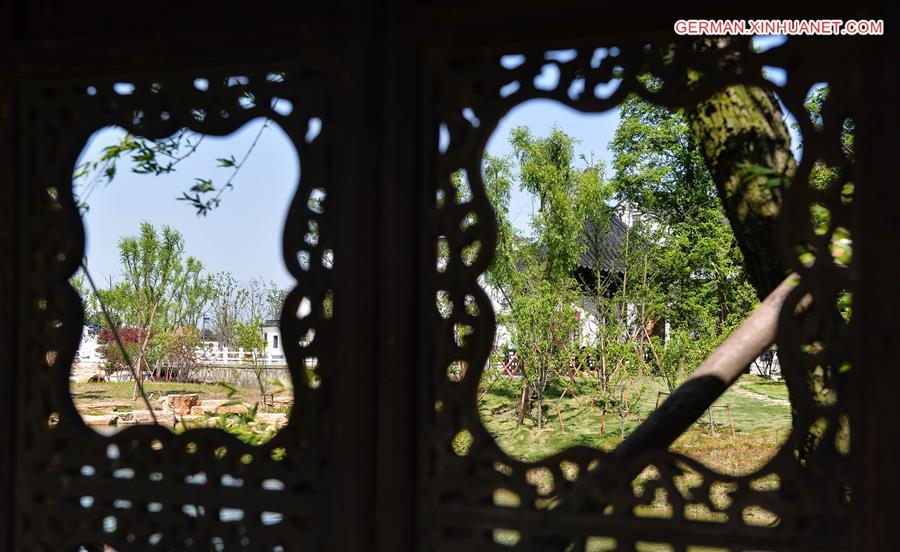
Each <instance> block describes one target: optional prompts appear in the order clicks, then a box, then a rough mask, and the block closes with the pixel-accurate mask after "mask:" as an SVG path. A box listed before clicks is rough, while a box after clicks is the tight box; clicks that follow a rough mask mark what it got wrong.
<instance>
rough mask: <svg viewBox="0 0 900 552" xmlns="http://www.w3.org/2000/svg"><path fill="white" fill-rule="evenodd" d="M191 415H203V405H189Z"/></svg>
mask: <svg viewBox="0 0 900 552" xmlns="http://www.w3.org/2000/svg"><path fill="white" fill-rule="evenodd" d="M191 416H203V407H202V406H192V407H191Z"/></svg>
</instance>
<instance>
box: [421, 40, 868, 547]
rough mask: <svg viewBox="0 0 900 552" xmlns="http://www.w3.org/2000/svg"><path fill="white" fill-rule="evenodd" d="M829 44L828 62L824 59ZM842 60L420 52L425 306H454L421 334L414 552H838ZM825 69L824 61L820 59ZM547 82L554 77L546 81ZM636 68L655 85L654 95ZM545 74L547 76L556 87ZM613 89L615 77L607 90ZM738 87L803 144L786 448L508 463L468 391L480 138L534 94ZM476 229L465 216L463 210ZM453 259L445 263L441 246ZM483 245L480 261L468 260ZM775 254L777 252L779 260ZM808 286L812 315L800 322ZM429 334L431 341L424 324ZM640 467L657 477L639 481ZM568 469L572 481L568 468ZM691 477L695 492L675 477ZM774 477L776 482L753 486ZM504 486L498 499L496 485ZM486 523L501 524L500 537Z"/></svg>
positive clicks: (833, 53)
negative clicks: (724, 465) (666, 511)
mask: <svg viewBox="0 0 900 552" xmlns="http://www.w3.org/2000/svg"><path fill="white" fill-rule="evenodd" d="M826 52H827V53H826ZM847 55H848V52H847V50H846V48H845V49H844V51H837V50H831V49H827V48H826V47H825V45H824V44H821V43H816V42H815V41H809V40H806V41H804V40H794V39H792V40H790V41H788V43H787V44H785V45H784V46H781V47H778V48H775V49H772V50H769V51H766V52H764V53H755V52H754V51H753V50H752V49H751V47H750V43H749V41H747V40H741V41H735V42H734V43H732V44H731V45H730V46H729V47H727V48H724V49H720V50H718V51H714V52H706V53H700V52H698V51H697V50H695V49H694V48H693V47H692V44H691V42H690V41H678V42H675V43H668V42H666V43H659V44H657V43H643V42H636V43H629V42H623V43H616V44H598V45H596V47H584V46H583V44H578V45H576V47H575V48H574V49H572V50H569V49H567V48H566V45H565V44H559V43H556V44H553V49H551V48H548V47H544V48H541V47H534V46H532V47H529V48H527V49H522V50H518V51H496V52H494V53H488V52H484V51H478V52H472V53H471V54H459V53H453V54H447V55H442V54H436V55H434V56H433V57H432V58H430V59H429V60H428V64H427V65H428V73H427V79H426V83H427V84H426V86H427V90H428V92H429V94H430V95H429V96H427V98H426V99H425V105H426V117H425V121H426V122H425V124H427V125H428V135H429V136H430V137H431V140H432V142H431V147H433V148H434V151H437V159H436V160H435V161H434V162H433V163H432V164H429V165H427V166H426V167H425V169H424V173H423V178H426V179H427V180H428V181H431V182H433V183H434V185H433V188H432V190H431V192H430V193H429V194H428V196H427V198H426V199H425V204H424V205H423V206H422V208H423V209H425V210H426V213H427V217H426V221H427V223H428V224H429V225H430V226H429V232H430V234H429V235H430V240H429V242H428V244H427V245H426V247H427V249H426V250H425V251H423V253H422V254H423V258H424V260H423V262H422V265H421V266H422V270H423V279H425V280H426V281H430V282H431V285H430V286H425V289H424V290H423V295H422V296H420V299H419V300H420V301H421V302H423V303H424V302H431V303H432V304H434V301H435V299H434V298H435V294H437V293H441V294H446V295H445V296H446V297H448V298H449V299H450V302H451V304H452V308H451V310H450V312H449V314H448V313H446V312H444V313H443V314H442V313H441V312H439V310H438V309H437V308H436V307H435V308H433V312H432V314H431V322H430V328H431V329H430V330H428V334H427V337H423V339H429V340H430V342H431V343H432V344H433V349H432V356H431V361H430V365H429V366H428V367H427V369H428V375H427V377H426V378H424V379H425V381H426V383H424V384H423V385H422V387H421V388H420V389H421V390H422V399H421V402H420V405H419V412H420V416H421V417H422V419H423V420H424V422H422V423H421V425H420V431H421V436H422V438H423V442H422V444H421V447H422V449H421V456H420V478H421V479H420V485H421V492H420V495H419V506H420V510H421V511H423V512H427V514H426V515H424V516H423V519H424V523H423V527H422V530H421V532H420V534H419V535H420V549H422V550H495V549H496V550H503V549H507V548H508V546H509V545H510V543H512V544H513V546H514V548H515V549H516V550H535V551H537V550H567V551H583V550H621V551H630V550H634V549H635V547H636V546H639V545H640V544H641V543H665V544H667V545H669V546H671V547H672V549H673V550H685V549H686V548H687V547H688V546H715V547H723V548H728V549H735V550H738V549H741V550H742V549H745V548H746V549H754V550H756V549H761V550H769V549H778V550H788V549H789V550H842V549H846V548H847V546H848V542H849V541H848V539H849V538H850V535H849V529H848V519H849V518H848V516H849V511H850V503H851V496H852V489H851V486H850V481H849V477H848V473H849V472H848V469H849V455H850V451H849V445H848V443H847V440H846V435H847V432H848V431H849V418H848V416H849V413H848V409H847V401H848V395H847V389H848V387H847V386H848V383H849V381H850V379H851V377H852V375H853V371H854V370H853V367H852V366H850V364H849V356H848V355H849V349H850V338H849V333H848V326H849V322H848V321H846V320H844V319H843V318H842V317H841V316H840V314H839V313H838V307H837V304H838V300H839V296H840V295H841V293H842V292H844V291H848V290H852V285H851V283H852V281H853V278H852V273H853V264H852V262H851V263H850V265H849V266H848V265H847V263H845V262H842V261H841V260H839V259H837V258H836V257H835V255H834V254H833V250H834V244H835V240H837V239H838V237H836V236H835V230H836V229H837V228H841V229H843V230H841V231H846V232H849V233H850V235H851V236H854V235H856V234H855V230H856V227H855V219H854V204H853V194H852V191H851V192H848V190H851V189H852V183H853V164H852V163H853V160H852V158H850V157H849V156H847V155H845V154H844V152H843V151H842V148H841V129H842V128H843V125H844V124H845V122H846V121H847V120H848V119H852V118H853V116H854V113H853V112H852V110H851V109H852V98H853V97H854V95H855V94H856V91H855V88H854V86H855V82H856V78H855V76H854V75H855V71H854V69H853V68H852V67H851V66H849V65H848V64H844V63H841V62H840V61H839V60H844V61H846V59H847ZM823 59H829V63H823V61H822V60H823ZM764 66H773V67H781V68H784V69H786V70H787V72H788V80H787V83H786V84H785V85H784V86H775V85H773V84H772V83H770V82H768V81H766V80H765V78H764V76H763V71H764V69H763V67H764ZM542 72H543V73H545V74H546V73H548V72H549V73H550V74H558V78H557V79H550V80H549V81H548V80H547V79H538V77H539V75H541V74H542ZM642 75H652V76H654V77H655V78H656V81H657V82H659V83H661V84H662V86H661V87H659V88H656V87H653V88H649V87H648V86H646V85H645V83H646V82H647V81H642V80H641V78H640V77H641V76H642ZM551 81H552V84H549V83H550V82H551ZM819 82H826V83H828V85H829V86H830V90H831V92H830V94H829V97H828V99H827V101H826V103H825V106H824V107H823V110H822V119H823V120H822V125H821V128H817V127H816V126H815V125H814V124H813V123H812V122H811V121H810V120H809V117H807V116H806V114H805V111H804V108H803V102H804V99H805V97H806V95H807V93H808V91H809V90H810V87H811V86H813V85H814V84H816V83H819ZM616 83H618V84H616ZM737 83H746V84H753V85H758V86H770V87H773V88H775V89H776V91H777V92H778V94H779V95H780V97H781V99H782V101H783V102H784V104H785V106H786V107H787V109H788V110H789V111H790V112H791V113H793V114H795V116H796V117H797V119H798V123H799V132H800V135H801V137H802V143H803V156H802V162H801V164H800V167H799V170H798V174H797V175H796V177H795V178H794V181H793V182H792V183H791V185H790V186H789V187H788V189H787V191H786V193H785V197H784V206H783V213H782V216H781V222H780V230H779V232H780V234H779V235H780V247H781V250H780V251H779V252H778V254H781V255H782V257H783V259H784V261H785V263H786V265H787V266H789V267H790V269H791V270H793V271H795V272H797V273H798V274H799V275H800V281H799V284H798V286H797V288H796V289H795V290H794V291H793V292H792V293H791V295H790V297H789V298H788V300H787V303H786V307H785V308H784V309H783V311H782V314H781V320H780V324H779V332H778V346H779V354H780V355H781V358H782V363H783V369H784V373H785V377H786V380H787V382H788V387H789V393H790V398H791V403H792V407H793V427H792V431H791V433H790V435H789V437H788V438H787V441H786V442H785V443H784V445H783V447H782V448H781V450H780V452H779V453H777V455H776V456H775V457H774V458H772V459H771V461H769V462H768V463H767V464H766V465H765V466H763V467H762V468H760V469H759V470H758V471H757V472H755V473H752V474H748V475H745V476H732V475H726V474H722V473H718V472H716V471H715V470H713V469H711V468H709V467H707V466H704V465H703V464H701V463H699V462H697V461H695V460H693V459H690V458H687V457H685V456H683V455H680V454H676V453H672V452H668V451H666V450H653V449H650V450H647V451H645V453H644V454H642V455H637V456H631V457H627V458H619V457H617V456H616V455H612V454H609V453H605V452H602V451H599V450H595V449H591V448H588V447H576V448H572V449H569V450H565V451H563V452H560V453H558V454H555V455H553V456H551V457H549V458H546V459H544V460H541V461H539V462H535V463H523V462H519V461H517V460H515V459H512V458H509V457H508V456H506V455H505V454H504V453H503V452H502V451H501V450H500V448H499V447H498V445H497V444H496V443H495V442H494V440H493V439H492V437H491V435H490V434H489V433H488V432H487V431H486V429H485V428H484V426H483V425H482V422H481V420H480V418H479V413H478V409H477V406H476V396H477V393H476V390H477V388H478V382H479V379H480V377H481V372H482V367H483V366H484V365H485V362H486V361H487V359H488V354H489V352H490V349H491V346H492V342H493V334H494V330H495V320H494V316H493V311H492V307H491V303H490V301H489V299H488V297H487V295H486V294H485V292H484V291H483V290H482V288H481V287H480V286H479V283H478V277H479V275H481V274H482V273H484V271H485V270H486V269H487V268H488V266H489V265H490V262H491V260H492V255H493V249H494V244H495V240H496V225H495V222H494V217H493V213H492V211H491V206H490V203H489V201H488V199H487V197H486V196H485V193H484V189H483V184H482V182H481V178H480V170H481V158H482V154H483V150H484V147H485V144H486V142H487V140H488V138H489V137H490V134H491V132H493V130H494V129H495V128H496V125H497V123H498V121H499V120H500V118H501V117H502V116H503V115H504V114H505V113H506V112H508V111H509V110H510V109H511V108H513V107H514V106H516V105H519V104H521V103H523V102H525V101H527V100H530V99H534V98H547V99H553V100H556V101H559V102H560V103H563V104H565V105H568V106H570V107H573V108H575V109H578V110H581V111H591V112H598V111H604V110H608V109H612V108H614V107H615V106H616V105H617V104H618V103H619V102H621V101H622V100H623V99H624V98H625V97H626V95H628V94H632V93H633V94H638V95H640V96H641V97H642V98H644V99H646V100H648V101H651V102H655V103H657V104H660V105H664V106H667V107H671V108H678V107H681V106H686V105H691V104H693V103H696V102H698V101H699V100H702V99H704V98H706V97H708V96H709V95H710V94H711V93H712V92H714V91H716V90H720V89H722V88H723V87H726V86H728V85H731V84H737ZM816 163H823V164H825V165H827V166H829V167H836V168H838V172H839V177H838V182H836V183H832V184H831V185H830V186H829V187H827V188H825V189H821V188H817V187H815V186H814V185H813V184H812V183H811V182H810V171H811V170H812V168H813V166H814V164H816ZM458 170H463V171H465V173H466V175H467V177H468V182H469V187H470V188H471V193H470V194H469V195H470V196H471V197H470V198H463V197H460V196H458V195H457V191H456V189H455V188H454V186H452V185H451V180H450V175H451V174H452V173H454V172H456V171H458ZM813 203H818V204H821V205H823V206H825V207H826V208H827V209H828V210H829V212H830V214H831V223H830V225H829V227H828V229H827V231H826V232H825V233H824V234H820V233H816V231H815V228H814V224H813V222H812V219H811V216H810V205H811V204H813ZM469 214H474V215H475V217H474V218H475V220H476V222H475V224H468V225H464V224H462V223H463V221H464V219H465V218H466V217H467V216H468V215H469ZM440 242H443V243H446V244H447V249H448V250H449V256H448V257H447V258H446V259H444V260H439V258H438V253H437V251H438V247H437V245H438V243H440ZM473 244H478V245H479V248H478V254H477V256H476V258H475V259H474V261H470V262H466V261H465V260H464V256H463V255H462V251H463V249H465V248H471V247H472V246H473ZM801 246H802V247H803V248H804V249H805V251H808V252H813V253H814V256H815V260H814V262H812V263H810V262H809V259H808V257H803V258H802V260H801V257H800V256H799V255H798V247H801ZM773 254H775V253H774V252H773ZM807 294H811V295H812V297H813V307H812V308H811V309H809V310H808V311H805V312H797V310H796V309H795V307H796V306H797V304H798V302H799V300H800V299H801V298H802V297H804V296H805V295H807ZM459 325H462V326H468V327H470V328H471V332H470V335H469V336H468V338H467V339H466V342H465V344H459V343H458V342H457V340H456V339H455V334H454V327H458V326H459ZM423 333H424V332H423ZM459 363H462V364H464V365H465V366H467V370H466V371H465V376H464V377H463V378H462V379H461V381H457V380H458V378H453V379H451V378H448V375H447V374H448V369H449V368H450V367H451V366H458V365H459ZM463 431H468V432H469V433H470V434H471V436H472V439H473V442H472V445H471V447H470V449H469V451H468V453H467V454H465V455H464V456H459V455H458V454H457V453H456V452H454V450H453V448H452V447H451V442H452V440H453V439H454V438H455V437H456V436H457V435H458V434H459V433H460V432H463ZM648 467H652V468H653V470H652V471H649V472H645V474H651V475H650V477H649V480H647V481H646V482H644V483H643V484H641V485H635V484H634V482H633V480H634V478H635V476H637V475H638V474H639V473H641V472H642V471H644V470H645V469H646V468H648ZM534 471H543V472H544V473H545V474H550V476H551V477H552V481H553V489H552V491H549V492H548V491H547V490H546V489H539V488H538V487H537V486H536V485H534V484H533V483H532V482H531V478H530V477H529V473H530V472H534ZM573 474H574V475H573ZM685 476H691V477H693V479H694V480H698V481H699V483H696V484H694V485H693V486H691V487H690V488H685V487H684V486H683V485H679V479H681V478H684V477H685ZM764 479H769V480H777V481H778V484H777V485H776V488H774V489H772V488H768V489H762V488H760V486H759V485H758V482H760V481H762V480H764ZM715 487H719V488H724V489H727V493H726V496H727V498H728V500H726V501H724V503H723V501H720V500H716V499H714V497H713V495H714V492H713V489H714V488H715ZM658 491H663V492H664V493H665V496H666V500H667V504H668V505H669V506H670V512H671V515H670V516H668V517H666V518H647V517H642V516H641V515H640V514H639V513H638V512H639V510H640V509H639V508H638V507H639V506H641V505H645V504H649V503H650V502H651V501H653V499H654V497H655V496H656V494H657V492H658ZM497 492H506V493H512V495H514V496H515V497H516V499H515V500H514V501H513V503H514V505H510V501H508V500H507V501H506V502H505V503H503V504H499V503H498V502H497V501H496V500H495V498H494V497H495V493H497ZM690 505H701V506H702V507H703V508H705V509H706V510H707V511H709V512H711V513H713V514H714V515H712V516H710V517H709V518H707V519H696V518H692V517H691V515H690V514H689V513H688V506H690ZM750 506H757V507H760V508H763V509H765V510H766V511H768V512H770V513H771V514H772V515H773V516H774V517H775V519H777V522H775V523H773V524H771V525H770V526H769V525H767V526H759V525H754V524H753V523H748V522H747V521H746V519H745V516H744V511H745V509H746V508H747V507H750ZM496 531H505V532H506V535H507V537H510V535H511V538H507V542H506V543H505V544H500V543H499V542H497V541H498V539H496V538H495V536H496V533H495V532H496Z"/></svg>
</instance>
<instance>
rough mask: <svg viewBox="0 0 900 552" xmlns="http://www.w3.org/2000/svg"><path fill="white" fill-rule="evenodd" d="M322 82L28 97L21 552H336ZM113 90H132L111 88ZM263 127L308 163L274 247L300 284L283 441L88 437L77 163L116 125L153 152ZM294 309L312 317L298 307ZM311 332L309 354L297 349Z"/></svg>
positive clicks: (307, 76)
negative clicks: (76, 276) (80, 382)
mask: <svg viewBox="0 0 900 552" xmlns="http://www.w3.org/2000/svg"><path fill="white" fill-rule="evenodd" d="M330 67H331V65H329V64H328V63H325V62H323V63H322V64H318V65H315V64H312V65H302V64H298V63H297V62H289V63H285V64H272V63H271V62H268V61H267V62H265V63H258V64H247V65H245V66H235V67H227V68H219V69H210V68H205V69H204V70H201V71H195V72H187V71H184V72H171V73H165V72H163V73H160V72H154V73H152V74H151V75H142V74H132V75H125V74H117V75H116V78H115V79H112V78H109V77H107V76H98V77H96V78H82V79H77V80H64V81H54V80H47V81H40V82H31V83H28V84H26V85H24V86H23V90H22V95H21V98H22V99H21V111H20V112H21V114H22V119H21V137H22V140H21V145H20V148H21V149H20V152H21V158H20V159H21V164H20V166H21V167H22V171H21V172H20V173H19V175H20V176H19V178H20V181H19V188H20V189H21V190H22V191H23V193H22V194H21V196H20V197H21V202H20V204H19V205H18V209H19V213H21V216H22V220H25V221H27V222H26V223H25V225H24V227H23V232H22V233H21V235H20V243H19V247H18V250H19V251H20V252H21V255H20V257H19V258H18V263H17V265H18V273H19V276H20V281H21V282H22V288H21V293H20V297H19V299H20V302H19V304H18V312H19V325H20V332H19V334H18V335H19V343H18V350H19V351H21V358H20V365H21V370H19V371H18V376H19V378H18V380H17V384H16V389H15V397H16V399H17V401H18V403H17V410H16V412H17V417H16V419H15V422H16V424H15V434H16V451H15V454H16V460H15V462H16V465H17V466H18V471H17V474H16V479H15V503H16V510H15V528H14V533H15V542H16V543H17V549H19V550H79V549H80V547H84V548H85V549H87V550H102V549H103V547H104V546H109V547H112V549H115V550H120V551H122V550H157V549H159V550H221V549H225V547H226V545H227V548H228V549H229V550H230V549H232V548H233V547H242V548H244V549H253V550H269V551H276V550H283V551H286V550H299V549H303V550H313V549H316V550H322V549H326V548H328V546H327V545H326V544H324V543H325V542H326V541H327V540H328V538H329V537H330V536H326V532H325V531H324V529H325V528H326V527H328V518H327V513H328V512H330V500H331V494H330V490H329V489H330V488H331V485H332V484H333V475H332V462H331V461H330V457H331V451H330V449H329V444H330V443H331V439H332V437H331V435H332V430H331V423H332V418H331V415H330V412H331V410H330V405H332V404H333V401H332V400H331V398H330V397H331V394H332V376H331V373H330V370H331V368H332V366H333V362H334V354H335V349H334V347H335V340H334V329H333V320H332V315H331V310H330V309H326V308H325V305H324V303H325V301H326V297H328V296H330V295H331V294H332V289H333V281H334V277H333V272H334V271H336V270H340V268H332V265H331V262H330V261H329V262H323V256H324V255H325V252H326V251H333V250H334V248H335V244H334V240H333V228H334V216H333V211H334V209H333V203H332V202H331V201H330V197H329V194H330V193H331V191H332V186H333V183H334V181H335V176H334V171H335V159H334V157H335V146H334V144H335V137H336V132H335V126H336V121H335V118H334V111H335V110H334V107H333V105H334V101H335V97H336V96H335V94H334V90H333V86H334V85H335V83H336V82H337V79H336V78H335V77H334V75H333V73H332V70H331V69H330ZM123 82H124V83H128V85H129V86H126V87H122V86H114V85H115V84H116V83H123ZM201 83H202V84H201ZM330 87H331V88H330ZM276 105H278V107H277V108H276ZM285 106H289V109H285ZM258 117H265V118H269V119H271V120H272V121H274V123H275V124H278V125H280V126H281V128H282V129H283V130H284V132H285V133H286V134H287V136H288V137H289V138H290V139H291V140H292V142H293V144H294V146H295V147H296V149H297V152H298V153H299V157H300V159H301V163H302V176H301V179H300V182H299V183H298V185H297V191H296V194H295V196H294V199H293V202H292V204H291V206H290V210H289V214H288V216H287V220H286V222H285V229H284V241H283V244H284V260H285V263H286V266H287V267H288V270H289V272H290V273H291V275H292V276H293V277H294V279H295V280H296V285H295V287H294V288H293V290H292V291H291V292H290V294H289V296H288V298H287V300H286V304H285V307H284V311H283V316H282V319H281V327H282V331H283V335H284V340H283V341H284V347H285V353H286V356H287V359H288V363H289V366H290V372H291V377H292V380H293V381H294V382H295V385H294V393H295V397H294V405H295V406H294V408H293V410H292V412H291V416H290V419H289V422H288V425H287V427H286V428H284V429H283V430H281V431H280V432H279V433H278V434H276V435H275V436H274V437H273V438H272V439H271V440H270V441H268V442H267V443H265V444H263V445H260V446H258V447H256V446H251V445H248V444H246V443H244V442H242V441H240V440H238V439H237V438H236V437H234V436H232V435H230V434H228V433H225V432H224V431H222V430H218V429H190V430H187V431H185V432H183V433H180V434H177V435H176V434H175V433H173V432H172V431H171V430H170V429H168V428H166V427H163V426H146V425H144V426H133V427H130V428H127V429H124V430H122V431H120V432H118V433H115V434H114V435H111V436H103V435H101V434H99V433H96V432H95V431H94V430H92V429H90V428H88V427H87V426H85V425H84V423H83V421H82V419H81V417H80V416H79V414H78V413H77V411H76V409H75V407H74V405H73V403H72V398H71V396H70V394H69V369H70V368H69V367H70V366H71V364H72V360H73V357H74V355H75V351H76V349H77V347H78V343H79V339H80V336H81V324H82V322H81V320H82V315H83V310H82V306H81V303H80V299H79V297H78V295H77V294H76V293H75V291H74V290H73V289H72V287H71V286H70V284H69V278H70V276H71V275H72V274H73V273H74V272H75V270H76V269H77V268H78V266H79V263H80V262H81V259H82V256H83V255H84V232H83V227H82V222H81V219H80V216H79V211H78V209H77V207H76V204H75V202H74V201H73V193H72V174H73V167H74V166H75V163H76V159H77V156H78V155H79V153H80V152H81V149H82V148H83V146H84V144H85V142H86V141H87V139H88V138H89V137H90V136H91V134H92V133H93V132H95V131H96V130H98V129H100V128H102V127H105V126H109V125H118V126H120V127H122V128H124V129H126V130H127V131H128V132H130V133H133V134H135V135H138V136H143V137H147V138H152V139H158V138H164V137H167V136H170V135H172V134H174V133H175V132H177V131H178V130H179V129H182V128H187V129H190V130H192V131H194V132H197V133H203V134H209V135H216V136H223V135H227V134H229V133H232V132H234V131H236V130H238V129H239V128H240V127H241V126H243V125H244V124H245V123H247V122H249V121H251V120H252V119H255V118H258ZM312 119H318V121H319V122H320V124H321V130H320V131H319V132H318V133H317V134H316V133H315V132H313V133H310V132H308V131H309V128H310V121H311V120H312ZM313 196H315V197H316V201H311V199H312V198H313ZM323 197H324V200H322V198H323ZM319 200H322V201H319ZM311 224H315V225H316V226H317V228H318V230H319V234H318V240H317V241H314V242H311V241H309V240H308V239H304V236H305V235H307V234H308V231H309V230H308V229H309V228H310V227H311V226H310V225H311ZM330 254H331V253H329V255H330ZM334 254H336V255H337V256H338V257H340V255H341V252H340V251H335V252H334ZM301 301H308V303H309V306H310V308H309V309H306V310H300V309H299V307H300V303H301ZM307 313H308V314H307ZM310 330H312V331H314V332H315V334H314V335H315V337H314V339H313V340H312V341H310V340H308V339H303V338H304V337H305V336H307V334H308V333H309V332H310ZM309 358H316V359H317V366H318V370H319V374H318V378H316V379H315V381H314V380H313V379H312V378H310V377H308V373H307V370H304V369H302V368H300V367H302V366H304V361H305V360H306V359H309ZM57 420H58V423H57ZM226 513H227V515H226Z"/></svg>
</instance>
